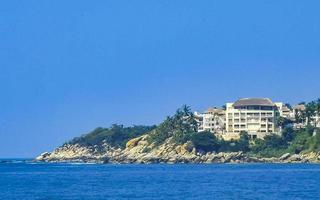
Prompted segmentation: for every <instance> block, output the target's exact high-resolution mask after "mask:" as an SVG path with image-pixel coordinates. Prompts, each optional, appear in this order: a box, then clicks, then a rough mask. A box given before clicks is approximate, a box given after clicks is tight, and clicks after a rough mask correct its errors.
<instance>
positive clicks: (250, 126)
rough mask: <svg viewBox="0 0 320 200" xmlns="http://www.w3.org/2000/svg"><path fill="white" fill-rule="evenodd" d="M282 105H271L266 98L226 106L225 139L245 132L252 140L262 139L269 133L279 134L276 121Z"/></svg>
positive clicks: (251, 99)
mask: <svg viewBox="0 0 320 200" xmlns="http://www.w3.org/2000/svg"><path fill="white" fill-rule="evenodd" d="M282 106H283V104H282V103H273V102H272V101H271V100H270V99H267V98H244V99H239V100H238V101H236V102H234V103H227V105H226V134H225V136H224V137H225V138H226V139H230V138H237V137H239V134H240V133H241V132H247V133H248V134H249V135H250V136H251V137H252V138H263V137H264V136H265V135H267V134H270V133H279V131H280V130H279V127H278V126H277V119H278V118H279V116H280V112H279V108H280V109H281V108H282Z"/></svg>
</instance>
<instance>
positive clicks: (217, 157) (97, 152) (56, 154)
mask: <svg viewBox="0 0 320 200" xmlns="http://www.w3.org/2000/svg"><path fill="white" fill-rule="evenodd" d="M35 160H36V161H39V162H83V163H121V164H126V163H141V164H151V163H169V164H174V163H319V162H320V152H311V153H308V154H293V155H291V154H289V153H286V154H284V155H282V156H281V157H279V158H258V157H253V156H249V155H247V154H245V153H243V152H228V153H227V152H220V153H215V152H203V151H201V150H197V149H196V148H195V147H194V146H193V144H192V143H191V142H187V143H185V144H182V145H177V144H175V143H173V142H172V140H171V139H170V138H169V139H168V140H167V141H166V142H165V143H163V144H161V145H159V146H156V145H155V144H149V143H148V141H147V136H141V137H138V138H135V139H132V140H130V141H129V142H128V143H127V145H126V148H125V149H120V148H114V147H111V146H109V145H108V144H107V143H103V144H102V145H99V146H97V145H95V146H81V145H79V144H65V145H63V146H61V147H59V148H57V149H55V150H54V151H53V152H51V153H49V152H45V153H43V154H41V155H40V156H38V157H37V158H36V159H35Z"/></svg>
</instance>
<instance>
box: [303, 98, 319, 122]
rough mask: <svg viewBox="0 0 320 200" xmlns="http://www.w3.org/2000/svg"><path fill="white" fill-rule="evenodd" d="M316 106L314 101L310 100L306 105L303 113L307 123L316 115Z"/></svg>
mask: <svg viewBox="0 0 320 200" xmlns="http://www.w3.org/2000/svg"><path fill="white" fill-rule="evenodd" d="M316 108H317V105H316V102H315V101H311V102H310V103H308V104H307V105H306V110H305V115H306V119H307V123H308V124H310V123H311V120H312V117H314V116H315V115H316Z"/></svg>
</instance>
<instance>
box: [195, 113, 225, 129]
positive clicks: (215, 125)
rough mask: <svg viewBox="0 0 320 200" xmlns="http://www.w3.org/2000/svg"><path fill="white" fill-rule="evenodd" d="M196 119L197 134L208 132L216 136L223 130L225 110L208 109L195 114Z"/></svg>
mask: <svg viewBox="0 0 320 200" xmlns="http://www.w3.org/2000/svg"><path fill="white" fill-rule="evenodd" d="M195 116H196V117H197V119H198V125H199V128H198V132H202V131H209V132H212V133H215V134H218V135H221V134H223V133H224V130H225V110H223V109H220V108H209V109H207V110H206V111H205V112H204V113H202V114H201V113H198V112H196V113H195Z"/></svg>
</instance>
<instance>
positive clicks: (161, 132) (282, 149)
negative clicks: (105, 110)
mask: <svg viewBox="0 0 320 200" xmlns="http://www.w3.org/2000/svg"><path fill="white" fill-rule="evenodd" d="M304 104H305V107H306V109H305V110H304V111H301V112H300V113H298V114H297V116H296V121H297V122H302V121H304V120H308V122H309V123H308V126H307V127H306V128H303V129H299V130H294V129H293V128H292V127H291V126H290V125H291V124H292V121H290V120H288V119H285V118H282V117H280V118H279V120H278V122H277V123H278V125H279V126H281V127H282V128H283V129H282V130H283V131H282V134H281V135H276V134H270V135H267V136H266V137H265V138H263V139H253V140H251V139H250V137H249V135H248V134H247V133H245V132H242V133H241V134H240V139H239V140H231V141H225V140H224V139H222V138H218V137H217V136H215V135H214V134H213V133H210V132H201V133H198V132H197V129H198V124H197V120H196V118H195V116H194V115H193V113H192V112H191V109H190V107H188V106H186V105H184V106H182V107H181V108H179V109H178V110H177V112H176V113H175V114H174V115H173V116H169V117H167V118H166V119H165V120H164V122H162V123H161V124H160V125H159V126H133V127H124V126H122V125H112V126H111V127H110V128H97V129H95V130H94V131H92V132H91V133H89V134H86V135H83V136H81V137H77V138H74V139H73V140H71V141H70V142H68V143H69V144H80V145H85V146H94V145H97V146H98V147H99V146H101V145H102V144H103V143H108V144H109V145H111V146H114V147H120V148H124V147H125V145H126V143H127V142H128V141H129V140H130V139H133V138H136V137H139V136H141V135H143V134H148V136H149V137H148V138H147V139H148V142H149V143H154V144H155V145H161V144H163V143H164V142H165V141H167V140H168V139H170V141H172V142H174V143H177V144H184V143H186V142H188V141H191V142H192V143H193V145H194V146H195V148H196V149H197V150H198V151H204V152H209V151H214V152H237V151H242V152H245V153H247V154H250V155H255V156H261V157H278V156H281V155H282V154H284V153H300V152H309V151H320V129H317V128H315V127H314V123H313V124H312V123H310V122H311V119H312V117H313V116H315V115H316V114H318V115H320V99H318V100H317V101H312V102H310V103H304ZM288 106H289V105H288ZM315 133H316V134H315ZM150 150H151V149H147V150H146V151H150Z"/></svg>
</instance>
